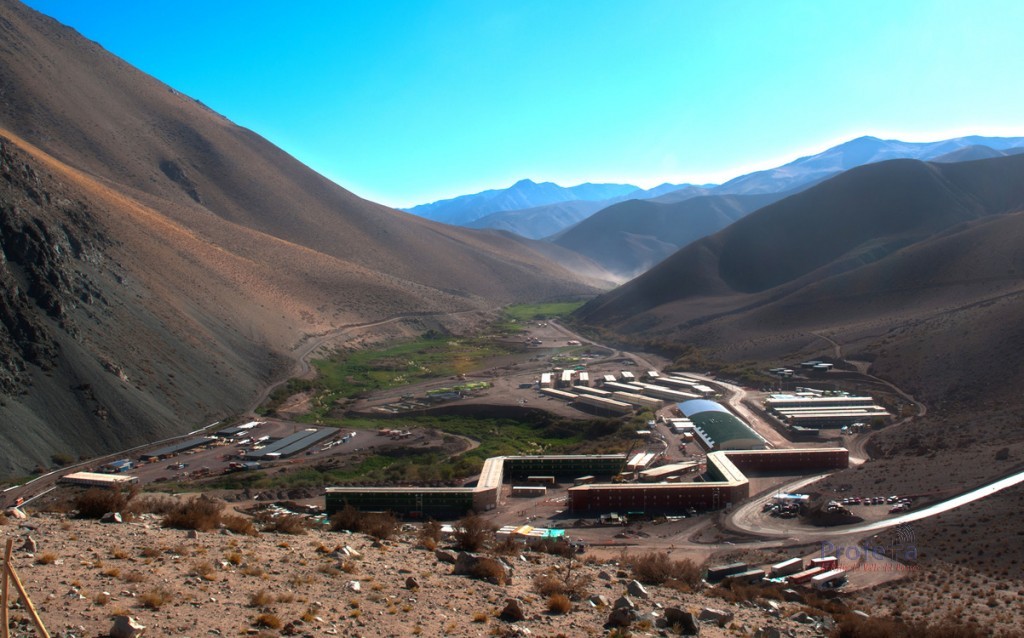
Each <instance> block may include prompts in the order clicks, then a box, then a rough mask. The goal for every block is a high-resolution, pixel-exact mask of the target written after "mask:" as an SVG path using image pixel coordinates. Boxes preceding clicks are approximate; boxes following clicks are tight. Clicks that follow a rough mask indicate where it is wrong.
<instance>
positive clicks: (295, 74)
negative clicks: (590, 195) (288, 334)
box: [28, 0, 1024, 206]
mask: <svg viewBox="0 0 1024 638" xmlns="http://www.w3.org/2000/svg"><path fill="white" fill-rule="evenodd" d="M28 4H29V5H30V6H32V7H34V8H36V9H38V10H40V11H42V12H43V13H46V14H48V15H50V16H53V17H55V18H57V19H58V20H60V21H61V22H63V23H65V24H68V25H70V26H72V27H74V28H75V29H77V30H78V31H79V32H81V33H82V34H83V35H84V36H86V37H87V38H89V39H91V40H95V41H97V42H99V43H100V44H101V45H103V46H104V47H105V48H106V49H107V50H109V51H111V52H113V53H114V54H116V55H118V56H120V57H122V58H124V59H125V60H126V61H128V62H129V63H131V64H133V65H134V66H136V67H138V68H140V69H142V70H143V71H145V72H147V73H149V74H151V75H154V76H156V77H157V78H159V79H160V80H162V81H164V82H166V83H167V84H169V85H171V86H172V87H174V88H176V89H178V90H179V91H181V92H183V93H186V94H188V95H190V96H191V97H194V98H196V99H198V100H200V101H202V102H203V103H205V104H207V105H208V106H210V107H211V108H213V109H214V110H216V111H218V112H220V113H222V114H223V115H225V116H226V117H228V118H229V119H231V120H232V121H234V122H235V123H237V124H239V125H242V126H245V127H248V128H250V129H253V130H255V131H256V132H258V133H260V134H261V135H263V136H265V137H266V138H268V139H269V140H270V141H272V142H274V143H275V144H277V145H278V146H280V147H282V148H283V149H284V150H286V151H288V152H289V153H291V154H292V155H294V156H295V157H297V158H298V159H299V160H301V161H303V162H304V163H306V164H308V165H309V166H311V167H312V168H314V169H315V170H317V171H319V172H320V173H322V174H324V175H326V176H327V177H329V178H331V179H333V180H335V181H337V182H338V183H339V184H341V185H342V186H344V187H346V188H348V189H350V190H352V191H354V192H356V193H357V194H359V195H361V196H363V197H367V198H369V199H373V200H376V201H379V202H381V203H385V204H388V205H392V206H411V205H414V204H421V203H426V202H430V201H434V200H437V199H442V198H447V197H452V196H456V195H462V194H466V193H472V192H477V191H480V190H484V189H487V188H503V187H506V186H509V185H511V184H512V183H514V182H515V181H517V180H519V179H521V178H527V177H528V178H531V179H533V180H535V181H554V182H557V183H559V184H562V185H563V186H569V185H573V184H577V183H580V182H585V181H592V182H600V181H614V182H629V183H633V184H637V185H640V186H653V185H656V184H659V183H662V182H666V181H670V182H674V183H684V182H694V183H703V182H712V181H713V182H719V181H724V180H725V179H728V178H730V177H734V176H736V175H739V174H742V173H745V172H748V171H750V170H753V169H757V168H767V167H770V166H774V165H778V164H781V163H784V162H786V161H789V160H792V159H795V158H796V157H798V156H800V155H806V154H809V153H813V152H817V151H820V150H823V149H825V148H826V147H828V146H830V145H832V144H834V143H837V142H840V141H845V140H847V139H850V138H853V137H858V136H860V135H863V134H872V135H877V136H879V137H887V138H899V139H903V140H907V141H927V140H934V139H942V138H945V137H953V136H956V135H961V134H968V133H979V134H992V135H1024V37H1021V33H1022V31H1021V29H1022V25H1024V2H1020V1H1019V0H1008V1H998V0H974V1H971V0H963V1H958V2H943V1H941V0H932V1H928V2H924V1H918V0H885V1H880V2H877V1H870V0H854V1H850V2H841V1H838V0H809V1H785V0H769V1H757V0H747V1H743V2H734V1H729V0H664V1H662V0H632V1H627V0H616V1H610V2H609V1H603V0H583V1H576V0H509V1H503V0H455V1H445V0H416V1H411V0H410V1H408V2H395V1H388V0H371V1H367V2H349V1H345V0H323V1H302V2H283V1H278V2H269V1H265V0H245V1H244V2H243V1H235V2H229V1H227V0H214V1H210V0H175V1H174V2H168V1H160V2H158V1H155V0H154V1H150V0H103V1H102V2H85V1H81V0H29V1H28Z"/></svg>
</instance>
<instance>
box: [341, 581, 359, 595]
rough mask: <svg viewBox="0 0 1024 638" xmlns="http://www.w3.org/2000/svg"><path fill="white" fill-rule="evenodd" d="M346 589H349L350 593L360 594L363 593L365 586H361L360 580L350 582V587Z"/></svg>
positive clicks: (347, 586)
mask: <svg viewBox="0 0 1024 638" xmlns="http://www.w3.org/2000/svg"><path fill="white" fill-rule="evenodd" d="M345 588H346V589H348V590H349V591H354V592H356V593H358V592H360V591H362V589H363V586H362V584H360V582H359V581H358V580H350V581H348V585H346V586H345Z"/></svg>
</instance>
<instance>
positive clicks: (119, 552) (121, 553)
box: [110, 547, 128, 560]
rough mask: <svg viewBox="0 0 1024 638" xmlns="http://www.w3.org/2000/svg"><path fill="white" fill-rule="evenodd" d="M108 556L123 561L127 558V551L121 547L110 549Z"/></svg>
mask: <svg viewBox="0 0 1024 638" xmlns="http://www.w3.org/2000/svg"><path fill="white" fill-rule="evenodd" d="M110 556H111V557H113V558H117V559H120V560H123V559H125V558H128V550H126V549H125V548H123V547H111V548H110Z"/></svg>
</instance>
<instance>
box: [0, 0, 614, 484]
mask: <svg viewBox="0 0 1024 638" xmlns="http://www.w3.org/2000/svg"><path fill="white" fill-rule="evenodd" d="M0 136H2V137H3V160H2V161H3V165H2V169H3V176H4V178H5V179H4V180H3V182H2V183H0V212H2V217H0V223H2V224H3V229H4V233H3V237H2V241H3V258H4V259H3V260H2V261H0V278H2V280H3V283H4V286H3V296H2V298H0V333H3V334H0V336H2V337H3V338H4V342H3V348H2V351H0V390H2V393H0V441H2V445H0V476H2V475H6V474H10V473H14V472H21V471H24V470H26V469H30V468H31V467H32V466H34V465H36V464H37V463H44V464H46V463H48V460H49V457H50V455H51V454H52V453H54V452H65V453H68V454H71V455H73V456H77V455H91V454H95V453H98V452H101V451H107V450H113V449H119V448H123V447H125V446H126V445H127V444H129V443H139V442H142V441H144V440H152V439H153V438H156V437H159V436H162V435H165V434H170V433H172V432H174V433H180V432H182V431H186V430H188V429H191V428H193V427H194V426H195V425H196V424H197V423H206V422H209V421H211V420H213V419H214V418H215V417H220V416H223V415H226V414H230V413H233V412H236V411H238V410H240V409H242V408H244V407H245V406H246V404H247V403H248V402H249V401H251V400H252V399H253V397H254V396H255V395H256V394H257V392H258V391H259V389H260V388H261V387H262V386H263V385H264V384H265V383H266V382H267V381H268V380H269V379H270V378H272V377H274V376H275V375H278V374H280V373H281V372H282V370H283V367H284V366H285V365H286V361H287V359H288V358H289V357H290V356H291V353H292V351H293V349H294V348H295V347H296V346H297V344H299V343H300V342H301V341H302V340H303V339H305V338H306V337H308V336H309V335H314V334H321V333H326V332H328V331H331V330H334V329H337V328H341V327H344V326H349V325H355V324H365V323H370V322H375V321H381V320H384V319H388V318H391V317H402V316H406V317H422V316H424V315H431V316H432V317H433V318H432V319H431V321H441V322H442V323H443V322H444V321H446V320H445V319H444V317H445V316H450V315H451V313H462V316H469V315H471V314H472V313H476V312H479V311H481V310H489V309H493V308H495V307H496V306H498V305H500V304H503V303H509V302H514V301H520V300H522V301H527V300H539V299H544V298H550V297H558V296H565V295H571V294H581V293H583V294H586V293H589V292H592V291H593V290H594V288H593V287H592V282H594V281H596V280H595V279H592V278H590V275H591V274H595V275H596V276H598V277H600V276H601V275H602V272H601V269H600V268H599V267H596V266H595V265H594V264H592V263H590V262H589V261H588V260H586V259H583V258H580V257H579V256H576V255H572V254H571V253H568V252H567V251H564V250H560V249H557V248H555V247H551V246H549V245H546V244H541V243H539V242H531V241H528V240H512V239H510V238H509V237H507V236H503V235H502V234H498V233H488V232H479V231H472V230H467V229H459V228H450V227H446V226H443V225H440V224H435V223H431V222H428V221H425V220H422V219H420V218H417V217H414V216H411V215H407V214H405V213H400V212H397V211H394V210H391V209H388V208H386V207H383V206H380V205H377V204H374V203H372V202H368V201H366V200H363V199H361V198H359V197H357V196H355V195H353V194H352V193H349V192H347V191H345V190H344V189H342V188H340V187H338V186H337V185H335V184H333V183H331V182H329V181H327V180H326V179H324V178H323V177H321V176H320V175H318V174H316V173H314V172H313V171H311V170H309V169H308V168H306V167H305V166H303V165H301V164H300V163H298V162H297V161H295V160H294V159H293V158H291V157H290V156H288V155H287V154H285V153H283V152H282V151H280V149H277V148H275V147H274V146H272V145H271V144H269V143H268V142H266V141H265V140H263V139H262V138H260V137H259V136H257V135H256V134H254V133H252V132H250V131H246V130H244V129H241V128H239V127H237V126H235V125H233V124H231V123H230V122H228V121H227V120H225V119H224V118H222V117H220V116H219V115H217V114H215V113H212V112H211V111H209V110H208V109H206V108H204V107H203V106H202V105H200V104H198V103H196V102H195V101H193V100H191V99H189V98H187V97H185V96H182V95H180V94H178V93H176V92H175V91H173V90H172V89H170V88H169V87H167V86H165V85H163V84H160V83H159V82H157V81H155V80H154V79H152V78H150V77H148V76H145V75H144V74H142V73H140V72H138V71H137V70H135V69H133V68H131V67H129V66H128V65H126V64H125V63H124V62H122V61H121V60H118V59H117V58H115V57H114V56H111V55H109V54H108V53H106V52H105V51H103V50H102V49H101V48H100V47H99V46H98V45H96V44H94V43H91V42H88V41H86V40H84V39H83V38H81V37H80V36H78V35H77V34H76V33H75V32H74V31H72V30H70V29H67V28H65V27H63V26H61V25H59V24H57V23H55V22H53V21H52V20H50V19H48V18H45V17H44V16H41V15H39V14H37V13H35V12H33V11H31V10H29V9H27V8H26V7H24V6H23V5H20V4H17V3H14V2H11V1H9V0H3V1H0ZM558 261H561V262H564V263H565V264H567V266H566V267H563V266H561V265H559V264H558V263H557V262H558ZM570 268H572V269H578V270H579V271H580V272H586V273H587V274H586V275H578V274H576V273H575V272H573V271H572V270H570ZM450 321H453V322H454V321H460V319H457V318H453V319H451V320H450ZM414 329H415V328H414Z"/></svg>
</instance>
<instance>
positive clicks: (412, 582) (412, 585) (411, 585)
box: [405, 576, 420, 589]
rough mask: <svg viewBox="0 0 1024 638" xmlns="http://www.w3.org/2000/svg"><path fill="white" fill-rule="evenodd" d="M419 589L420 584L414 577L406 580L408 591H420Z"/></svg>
mask: <svg viewBox="0 0 1024 638" xmlns="http://www.w3.org/2000/svg"><path fill="white" fill-rule="evenodd" d="M419 587H420V584H419V582H418V581H417V580H416V579H415V578H414V577H412V576H410V577H408V578H406V579H405V588H406V589H419Z"/></svg>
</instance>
